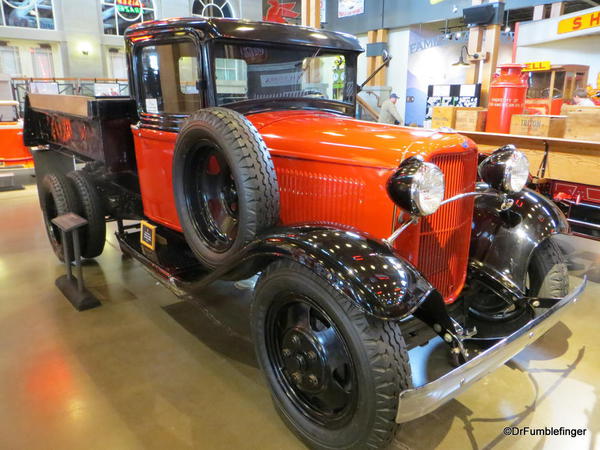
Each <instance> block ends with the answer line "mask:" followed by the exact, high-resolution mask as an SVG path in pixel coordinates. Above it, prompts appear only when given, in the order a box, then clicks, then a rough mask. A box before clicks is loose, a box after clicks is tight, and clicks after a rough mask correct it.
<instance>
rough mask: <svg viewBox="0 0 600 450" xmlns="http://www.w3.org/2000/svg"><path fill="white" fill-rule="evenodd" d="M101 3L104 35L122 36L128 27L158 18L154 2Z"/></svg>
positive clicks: (124, 0)
mask: <svg viewBox="0 0 600 450" xmlns="http://www.w3.org/2000/svg"><path fill="white" fill-rule="evenodd" d="M100 1H101V4H102V25H103V27H104V34H109V35H118V36H122V35H123V34H124V33H125V30H126V29H127V27H129V26H131V25H133V24H136V23H140V22H145V21H147V20H154V19H155V18H156V6H155V4H154V1H153V0H100Z"/></svg>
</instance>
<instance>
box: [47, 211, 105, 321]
mask: <svg viewBox="0 0 600 450" xmlns="http://www.w3.org/2000/svg"><path fill="white" fill-rule="evenodd" d="M52 223H53V224H54V225H56V226H57V227H58V228H59V229H60V231H61V235H62V244H63V254H64V256H65V258H64V259H65V268H66V269H67V274H66V275H63V276H61V277H59V278H57V280H56V286H57V287H58V288H59V289H60V291H61V292H62V293H63V295H64V296H65V297H66V298H67V300H69V302H71V304H72V305H73V307H74V308H75V309H76V310H77V311H85V310H86V309H91V308H96V307H97V306H100V305H101V303H100V302H99V301H98V299H97V298H96V297H94V295H93V294H92V293H91V292H90V291H88V290H87V289H86V288H85V285H84V283H83V266H82V265H81V244H80V240H79V229H80V228H81V227H83V226H84V225H87V223H88V222H87V220H85V219H84V218H83V217H80V216H78V215H77V214H74V213H68V214H63V215H62V216H58V217H56V218H54V219H52ZM69 237H72V242H73V252H74V253H75V255H74V256H75V267H76V268H77V278H75V277H74V276H73V271H72V268H71V255H70V252H69V246H68V244H67V243H68V238H69Z"/></svg>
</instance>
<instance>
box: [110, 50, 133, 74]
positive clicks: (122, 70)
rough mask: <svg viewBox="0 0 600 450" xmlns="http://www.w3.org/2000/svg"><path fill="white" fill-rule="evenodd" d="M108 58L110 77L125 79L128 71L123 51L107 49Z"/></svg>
mask: <svg viewBox="0 0 600 450" xmlns="http://www.w3.org/2000/svg"><path fill="white" fill-rule="evenodd" d="M108 60H109V63H110V77H111V78H119V79H124V80H126V79H127V78H128V73H127V58H126V56H125V53H123V52H120V51H119V50H118V49H109V50H108Z"/></svg>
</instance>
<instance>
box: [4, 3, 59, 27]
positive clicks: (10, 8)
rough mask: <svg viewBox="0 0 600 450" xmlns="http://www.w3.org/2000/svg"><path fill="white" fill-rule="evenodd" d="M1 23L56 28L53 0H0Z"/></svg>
mask: <svg viewBox="0 0 600 450" xmlns="http://www.w3.org/2000/svg"><path fill="white" fill-rule="evenodd" d="M0 1H1V3H2V8H0V12H1V15H2V17H1V18H0V19H1V21H2V23H1V25H4V26H9V27H21V28H38V29H43V30H54V29H55V24H54V5H53V3H52V0H0Z"/></svg>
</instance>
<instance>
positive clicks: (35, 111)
mask: <svg viewBox="0 0 600 450" xmlns="http://www.w3.org/2000/svg"><path fill="white" fill-rule="evenodd" d="M125 39H126V42H127V48H128V55H129V69H130V84H131V93H132V98H117V99H115V98H112V99H103V98H81V97H65V96H44V95H30V96H29V97H28V99H27V102H26V114H25V142H26V144H27V145H29V146H32V147H35V151H34V152H33V153H34V158H35V169H36V173H37V175H38V180H39V192H40V204H41V208H42V211H43V213H44V218H45V221H46V228H47V231H48V236H49V238H50V241H51V243H52V244H53V247H54V249H55V251H56V253H57V255H58V256H59V258H62V259H67V260H69V259H70V258H71V257H72V255H71V253H72V251H71V249H70V247H69V246H68V245H63V244H65V243H63V242H61V234H60V233H59V231H58V229H57V228H56V227H55V225H54V224H53V222H52V219H53V218H55V217H56V216H58V215H62V214H65V213H67V212H75V213H76V214H78V215H81V216H83V217H84V218H85V219H87V221H88V225H87V226H86V228H84V229H83V231H82V232H81V243H82V252H83V255H84V256H85V257H88V258H93V257H95V256H98V255H99V254H100V253H101V252H102V248H103V245H104V239H105V233H106V225H105V223H106V221H111V220H114V221H116V222H117V224H118V231H117V238H118V240H119V242H120V245H121V248H122V250H123V251H124V252H126V253H128V254H131V255H133V256H134V257H135V258H137V259H138V260H139V261H141V262H142V263H143V264H145V265H146V266H147V267H148V268H149V269H150V270H151V271H153V273H155V274H156V275H157V276H158V277H161V278H162V279H163V280H164V282H165V284H167V285H169V286H171V287H174V288H177V289H178V290H184V291H187V292H194V291H195V290H197V289H199V288H201V287H203V286H206V285H207V284H208V283H211V282H213V281H215V280H217V279H228V280H239V279H245V278H248V277H251V276H254V275H256V274H259V277H258V281H257V282H256V285H255V288H254V299H253V304H252V313H251V317H250V321H251V324H252V329H253V338H254V342H255V348H256V354H257V358H258V361H259V363H260V366H261V368H262V369H263V371H264V374H265V377H266V380H267V383H268V385H269V387H270V389H271V391H272V394H273V399H274V403H275V407H276V408H277V409H278V410H279V411H280V413H281V417H282V418H283V420H284V421H285V422H286V424H287V425H288V426H289V427H290V428H291V429H292V430H293V431H294V432H295V433H296V434H297V435H298V437H299V438H300V439H302V440H303V441H304V442H305V443H307V444H308V445H309V446H311V447H313V448H340V449H362V448H382V447H385V446H386V445H387V444H388V443H389V442H390V441H391V439H392V438H393V435H394V432H395V429H396V427H397V424H400V423H404V422H408V421H410V420H413V419H415V418H417V417H421V416H423V415H425V414H428V413H429V412H431V411H433V410H435V409H436V408H437V407H438V406H440V405H441V404H443V403H444V402H446V401H448V400H449V399H451V398H453V397H454V396H456V395H458V394H459V393H460V392H461V391H463V390H464V389H466V388H468V387H469V386H470V385H471V384H472V383H474V382H475V381H477V380H478V379H480V378H481V377H483V376H484V375H485V374H487V373H489V372H490V371H491V370H493V369H494V368H496V367H497V366H499V365H501V364H503V363H504V362H505V361H507V360H508V359H510V358H511V357H512V356H513V355H515V354H516V353H517V352H519V351H520V350H521V349H522V348H523V347H524V346H526V345H527V344H529V343H530V342H532V340H533V339H535V338H536V337H539V336H541V335H542V333H544V332H545V331H546V330H548V329H549V328H550V327H551V326H552V325H553V324H555V323H556V322H557V320H559V317H560V316H561V313H562V312H563V311H564V310H565V309H566V308H567V307H568V306H569V305H570V304H572V302H573V301H574V300H575V298H576V297H577V296H578V295H579V294H580V293H581V292H582V290H583V289H584V286H585V282H584V283H583V284H582V285H581V286H579V287H577V288H576V289H573V290H571V291H570V290H569V280H568V276H567V270H566V264H565V257H564V255H563V254H562V252H561V251H560V248H559V247H558V246H557V245H556V244H555V242H554V240H553V236H554V235H556V234H559V233H568V231H569V229H568V224H567V222H566V220H565V217H564V216H563V214H562V213H561V212H560V211H559V210H558V209H557V208H556V206H555V205H554V204H553V203H552V202H551V201H550V200H548V199H547V198H545V197H543V196H541V195H540V194H538V193H536V192H533V191H531V190H529V189H527V188H525V184H526V182H527V177H528V174H529V165H528V161H527V158H526V157H525V156H524V155H523V154H522V153H521V152H519V151H518V150H517V149H516V148H514V147H513V146H510V145H507V146H504V147H502V148H500V149H498V150H496V151H495V152H493V153H492V154H491V155H490V156H489V157H480V155H478V151H477V148H476V146H475V144H474V143H473V142H472V141H471V140H469V139H467V138H465V137H463V136H461V135H459V134H456V133H454V132H452V131H451V130H446V131H427V130H421V131H419V130H414V129H408V128H402V127H397V126H392V125H383V124H374V123H368V122H363V121H359V120H356V119H355V118H354V116H355V110H356V95H357V85H356V62H357V57H358V55H359V53H360V52H361V51H362V48H361V47H360V45H359V43H358V41H357V40H356V39H355V38H354V37H352V36H348V35H344V34H339V33H333V32H327V31H322V30H316V29H310V28H304V27H294V26H287V25H281V24H269V23H255V22H246V21H238V20H227V19H202V18H193V19H171V20H163V21H155V22H149V23H144V24H141V25H136V26H133V27H131V28H129V29H128V31H127V33H126V36H125ZM334 68H335V69H336V70H335V71H334ZM334 75H335V78H334ZM73 161H75V162H76V163H77V165H76V166H74V164H73ZM75 169H76V170H75ZM124 221H128V222H124ZM129 221H134V222H133V223H132V222H129ZM430 339H441V340H443V342H445V343H446V344H447V346H448V354H449V356H450V358H451V360H452V361H453V362H454V364H455V365H456V368H455V369H454V370H452V371H451V372H449V373H447V374H446V375H444V376H442V377H441V378H438V379H436V380H433V381H431V382H429V383H427V384H424V385H421V386H415V385H414V384H413V380H412V377H411V368H410V361H409V354H408V350H409V349H410V348H412V347H415V346H417V345H422V344H423V343H425V342H427V341H428V340H430ZM482 342H483V343H485V344H486V345H485V346H484V347H482V346H481V345H478V344H481V343H482ZM477 349H479V351H476V350H477Z"/></svg>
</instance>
